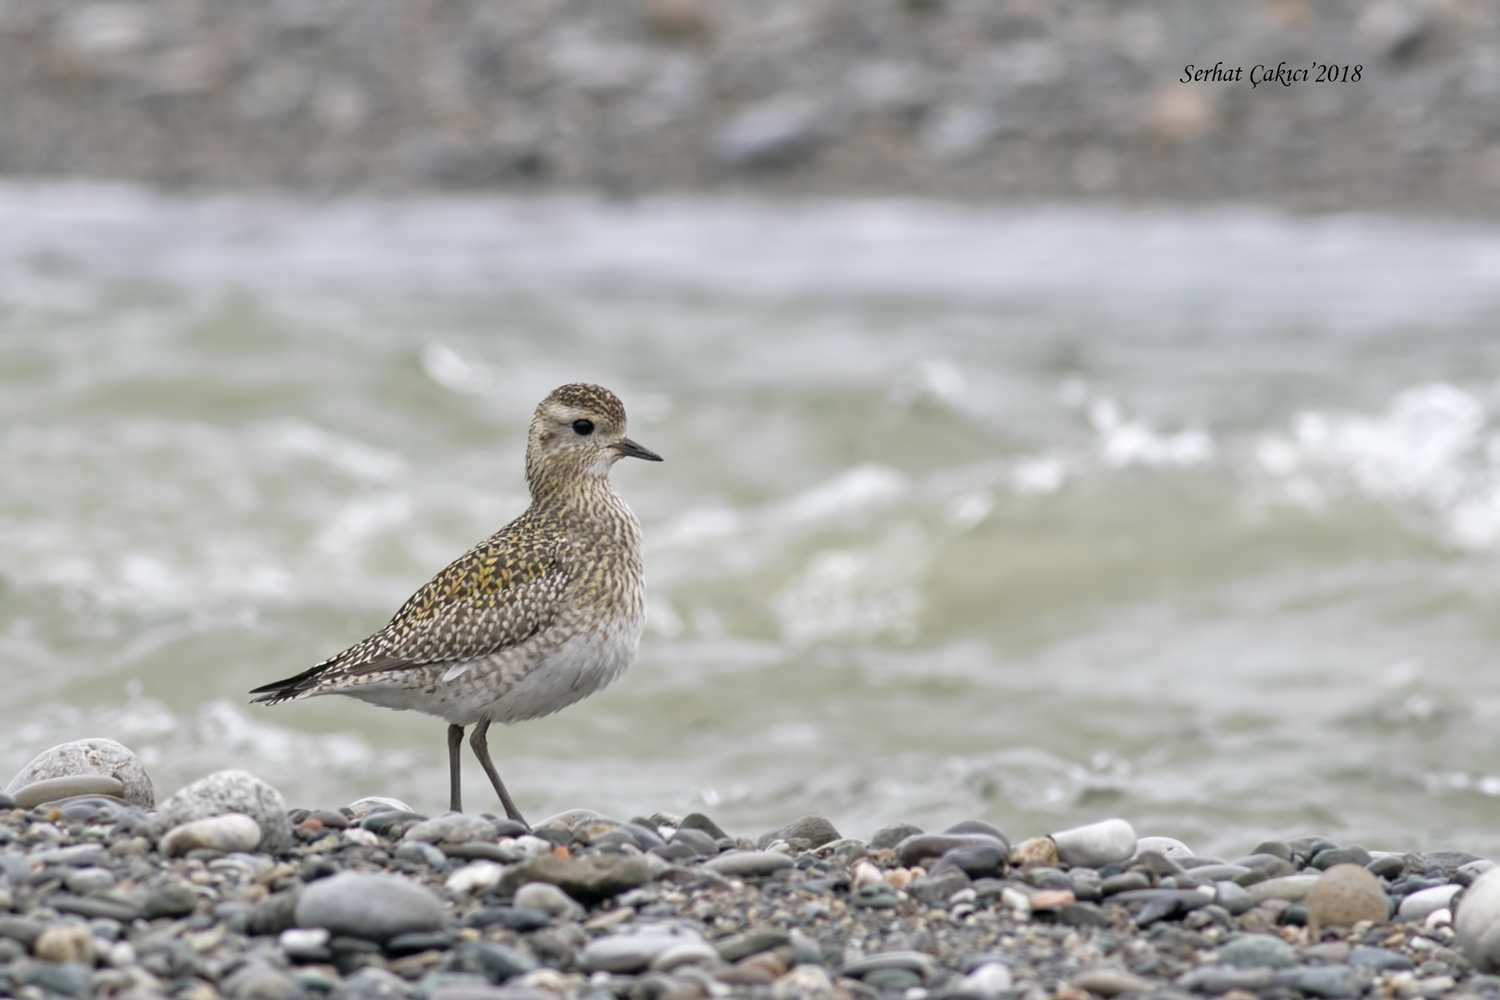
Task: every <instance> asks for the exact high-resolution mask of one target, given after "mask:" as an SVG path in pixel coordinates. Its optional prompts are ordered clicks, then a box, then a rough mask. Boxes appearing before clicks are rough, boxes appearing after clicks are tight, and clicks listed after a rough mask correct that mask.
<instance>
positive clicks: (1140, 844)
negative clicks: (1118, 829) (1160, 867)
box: [1135, 837, 1193, 861]
mask: <svg viewBox="0 0 1500 1000" xmlns="http://www.w3.org/2000/svg"><path fill="white" fill-rule="evenodd" d="M1135 849H1136V853H1137V854H1144V853H1145V852H1147V851H1155V852H1156V853H1157V854H1160V855H1162V856H1164V857H1168V858H1171V859H1172V860H1173V861H1181V860H1182V859H1183V858H1191V857H1192V856H1193V849H1192V848H1191V847H1189V846H1188V845H1186V844H1184V843H1183V842H1182V841H1180V840H1178V839H1177V838H1176V837H1142V838H1140V839H1139V840H1137V841H1136V842H1135Z"/></svg>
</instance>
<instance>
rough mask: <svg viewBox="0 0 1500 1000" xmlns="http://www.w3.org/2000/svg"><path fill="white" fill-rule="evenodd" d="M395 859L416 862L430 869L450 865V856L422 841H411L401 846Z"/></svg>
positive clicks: (397, 849) (396, 852)
mask: <svg viewBox="0 0 1500 1000" xmlns="http://www.w3.org/2000/svg"><path fill="white" fill-rule="evenodd" d="M394 857H396V858H398V859H399V860H402V861H415V862H416V863H417V864H421V865H426V866H427V867H429V868H442V867H443V866H445V865H446V864H447V863H448V855H446V854H444V853H443V852H442V851H440V850H438V849H437V848H436V847H434V846H433V845H432V844H429V843H427V842H426V841H422V840H409V841H406V842H405V843H403V844H401V846H399V847H397V848H396V850H395V853H394Z"/></svg>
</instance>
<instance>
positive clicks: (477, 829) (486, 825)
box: [401, 813, 499, 844]
mask: <svg viewBox="0 0 1500 1000" xmlns="http://www.w3.org/2000/svg"><path fill="white" fill-rule="evenodd" d="M401 839H402V840H417V841H422V842H423V843H427V844H467V843H471V842H475V841H478V842H484V843H490V844H493V843H494V842H495V841H496V840H497V839H499V838H498V837H497V836H496V834H495V828H494V826H493V825H491V823H490V821H489V820H487V819H485V818H484V817H483V816H474V815H470V814H467V813H448V814H447V815H444V816H434V817H433V818H432V819H428V820H422V821H421V822H420V823H417V824H415V825H413V826H412V827H411V828H409V829H408V830H407V831H406V835H405V836H403V837H402V838H401Z"/></svg>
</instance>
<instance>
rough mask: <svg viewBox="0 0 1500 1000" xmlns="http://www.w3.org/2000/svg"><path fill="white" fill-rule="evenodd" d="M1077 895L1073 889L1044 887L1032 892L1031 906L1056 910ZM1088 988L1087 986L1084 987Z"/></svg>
mask: <svg viewBox="0 0 1500 1000" xmlns="http://www.w3.org/2000/svg"><path fill="white" fill-rule="evenodd" d="M1076 898H1077V897H1075V896H1074V895H1073V891H1072V890H1071V889H1043V890H1042V891H1041V892H1036V893H1032V895H1031V908H1032V909H1033V910H1055V909H1057V908H1058V907H1059V906H1066V905H1068V904H1069V903H1071V902H1073V901H1074V900H1075V899H1076ZM1082 988H1083V989H1088V987H1087V986H1085V987H1082Z"/></svg>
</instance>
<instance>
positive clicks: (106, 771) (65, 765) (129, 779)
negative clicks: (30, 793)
mask: <svg viewBox="0 0 1500 1000" xmlns="http://www.w3.org/2000/svg"><path fill="white" fill-rule="evenodd" d="M90 774H92V775H105V776H108V777H111V778H114V779H115V780H117V781H118V782H120V785H121V788H120V790H119V791H118V792H114V791H103V792H102V794H107V795H118V796H119V797H120V798H123V799H124V800H125V801H126V802H129V803H130V804H131V805H133V806H140V807H141V808H142V809H151V808H153V807H154V806H155V805H156V794H155V792H154V791H153V789H152V787H151V777H150V775H148V774H147V773H146V769H145V767H144V766H142V764H141V761H140V758H139V757H137V756H136V755H135V753H134V752H132V751H131V749H130V748H129V747H127V746H125V745H124V744H122V743H117V742H115V741H114V740H110V739H103V738H100V737H94V738H92V739H85V740H74V741H73V742H71V743H62V744H59V745H58V746H55V747H52V748H50V749H47V750H44V751H42V752H41V753H39V754H37V755H36V756H35V757H34V758H32V760H31V761H30V763H28V764H27V765H26V766H25V767H23V768H21V770H20V772H19V773H17V774H16V776H15V777H14V778H12V779H11V780H10V784H8V785H6V786H5V790H6V791H7V792H9V793H10V794H12V795H15V794H16V793H17V792H19V791H20V790H21V789H22V788H25V787H26V786H27V785H31V784H35V783H36V782H38V781H45V780H48V779H52V778H65V777H71V776H79V775H90ZM100 793H101V792H100V790H94V791H83V792H70V793H68V794H70V795H94V794H100ZM61 797H63V796H61V795H59V796H57V798H61ZM18 801H19V797H18ZM43 801H52V800H51V799H46V800H43ZM22 808H29V807H27V806H23V807H22Z"/></svg>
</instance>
